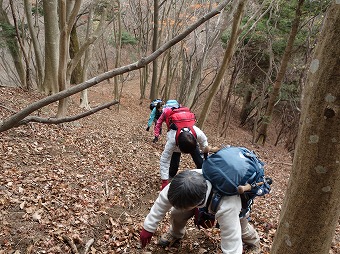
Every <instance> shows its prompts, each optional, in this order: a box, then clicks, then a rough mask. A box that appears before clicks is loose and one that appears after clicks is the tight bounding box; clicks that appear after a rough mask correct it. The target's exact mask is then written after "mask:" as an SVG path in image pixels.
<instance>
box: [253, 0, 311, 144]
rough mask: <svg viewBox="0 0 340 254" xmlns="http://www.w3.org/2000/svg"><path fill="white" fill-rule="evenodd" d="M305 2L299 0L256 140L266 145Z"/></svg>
mask: <svg viewBox="0 0 340 254" xmlns="http://www.w3.org/2000/svg"><path fill="white" fill-rule="evenodd" d="M303 3H304V0H299V2H298V5H297V7H296V11H295V18H294V21H293V24H292V28H291V31H290V34H289V38H288V41H287V46H286V48H285V52H284V53H283V57H282V61H281V66H280V70H279V73H278V74H277V77H276V81H275V83H274V85H273V91H272V93H271V94H270V97H269V102H268V106H267V109H266V113H265V115H264V121H263V122H262V124H261V127H260V130H259V133H258V137H257V140H256V142H257V143H258V144H262V145H264V144H265V142H266V138H267V129H268V126H269V123H270V122H271V118H272V116H273V111H274V104H275V102H276V100H277V99H278V96H279V93H280V89H281V85H282V80H283V78H284V75H285V73H286V70H287V65H288V62H289V60H290V57H291V54H292V49H293V44H294V40H295V37H296V35H297V32H298V29H299V25H300V19H301V8H302V5H303Z"/></svg>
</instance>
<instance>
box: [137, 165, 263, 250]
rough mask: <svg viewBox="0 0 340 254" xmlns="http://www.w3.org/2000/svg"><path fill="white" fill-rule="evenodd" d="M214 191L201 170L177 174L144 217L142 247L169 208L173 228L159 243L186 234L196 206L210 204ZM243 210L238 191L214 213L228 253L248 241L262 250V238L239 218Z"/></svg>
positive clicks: (255, 248)
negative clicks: (188, 222) (209, 198)
mask: <svg viewBox="0 0 340 254" xmlns="http://www.w3.org/2000/svg"><path fill="white" fill-rule="evenodd" d="M211 191H212V185H211V183H210V182H209V181H207V180H206V179H205V178H204V177H203V175H202V170H199V169H197V170H186V171H183V172H181V173H179V174H177V175H176V176H175V177H174V178H173V180H172V181H171V183H170V184H168V185H167V186H166V187H165V188H164V189H163V190H162V191H161V192H160V194H159V196H158V198H157V200H156V201H155V203H154V205H153V206H152V208H151V210H150V213H149V214H148V215H147V217H146V218H145V221H144V227H143V230H142V231H141V234H140V240H141V243H142V247H145V245H146V244H148V243H149V242H150V240H151V237H152V236H153V234H154V232H155V231H156V229H157V226H158V223H159V222H160V221H161V220H162V219H163V217H164V216H165V214H166V213H167V212H168V211H169V210H171V215H170V221H171V225H170V229H169V230H168V232H167V233H165V234H164V235H162V236H161V238H160V240H159V242H158V244H159V245H161V246H169V245H171V244H173V243H174V242H175V241H177V240H179V239H181V238H183V237H184V235H185V226H186V223H187V221H188V220H189V219H190V218H191V217H193V216H194V214H195V209H197V208H200V207H206V206H209V204H207V201H208V197H209V194H210V192H211ZM240 211H241V198H240V196H239V195H234V196H224V197H222V199H221V202H220V204H219V207H218V209H217V212H216V214H215V218H216V220H217V221H218V223H219V226H220V230H221V249H222V251H223V253H225V254H242V251H243V243H245V244H247V245H249V246H251V247H253V250H252V253H259V252H258V251H259V242H260V238H259V236H258V234H257V232H256V230H255V229H254V228H253V227H252V226H251V225H250V224H249V223H248V220H247V218H241V219H240V218H239V214H240ZM242 241H243V243H242Z"/></svg>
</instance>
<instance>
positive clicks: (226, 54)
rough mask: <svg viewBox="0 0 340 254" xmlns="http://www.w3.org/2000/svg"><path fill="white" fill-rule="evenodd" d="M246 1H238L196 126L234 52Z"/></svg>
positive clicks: (208, 107) (210, 103)
mask: <svg viewBox="0 0 340 254" xmlns="http://www.w3.org/2000/svg"><path fill="white" fill-rule="evenodd" d="M246 3H247V0H240V1H239V3H238V7H237V10H236V12H235V14H234V19H233V26H232V31H231V36H230V40H229V42H228V46H227V48H226V51H225V52H224V57H223V61H222V65H221V67H220V69H219V71H218V73H217V76H216V78H215V80H214V82H213V84H212V87H211V90H210V92H209V96H208V98H207V100H206V102H205V103H204V106H203V109H202V111H201V113H200V117H199V119H198V124H197V125H198V126H199V127H200V128H202V127H203V125H204V122H205V120H206V118H207V116H208V114H209V112H210V108H211V105H212V102H213V99H214V97H215V95H216V92H217V90H218V89H219V87H220V84H221V81H222V78H223V76H224V74H225V72H226V70H227V68H228V65H229V63H230V60H231V58H232V56H233V54H234V50H235V46H236V44H237V38H238V36H239V34H240V29H239V27H240V23H241V19H242V17H243V13H244V9H245V5H246Z"/></svg>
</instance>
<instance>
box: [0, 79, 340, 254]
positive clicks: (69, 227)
mask: <svg viewBox="0 0 340 254" xmlns="http://www.w3.org/2000/svg"><path fill="white" fill-rule="evenodd" d="M138 87H139V86H138V81H137V80H134V81H130V82H129V83H127V84H126V85H125V86H124V89H123V97H122V100H121V104H120V105H119V110H118V107H113V108H112V110H103V111H101V112H99V113H97V114H95V115H92V116H90V117H87V118H84V119H81V120H79V121H76V122H71V123H68V124H65V125H63V126H47V125H41V124H30V125H28V126H21V127H19V128H15V129H12V130H9V131H7V132H5V133H1V134H0V155H1V156H0V165H1V167H2V173H1V175H0V209H1V210H0V213H1V216H0V218H1V219H0V222H1V223H0V253H1V254H2V253H16V254H18V253H76V252H75V251H76V250H75V248H74V249H73V250H72V249H71V248H72V243H74V246H75V247H76V248H77V249H78V251H79V253H84V250H85V245H86V244H87V243H89V240H90V239H94V242H93V244H92V245H91V247H90V248H89V250H88V252H87V253H167V252H168V253H196V254H197V253H221V252H220V250H219V236H218V229H214V230H211V229H210V230H198V229H196V228H195V227H194V224H193V222H190V224H189V226H188V228H187V235H186V237H185V238H184V239H183V241H182V242H181V244H180V246H175V247H172V248H170V249H167V250H166V251H164V249H162V248H160V247H158V246H157V245H156V244H155V242H156V240H157V237H158V236H159V235H161V234H162V233H163V232H165V231H166V230H167V227H168V217H167V218H165V220H164V221H163V222H162V223H161V225H160V226H159V228H158V230H157V232H156V234H155V236H156V237H153V242H152V244H150V245H149V246H148V248H146V249H143V250H142V249H140V244H139V232H140V230H141V227H142V223H143V220H144V217H145V215H146V214H147V213H148V209H149V208H150V207H151V206H152V203H153V201H154V200H155V198H156V196H157V194H158V192H159V187H160V177H159V169H158V168H159V158H160V155H161V153H162V149H163V147H164V144H165V136H164V135H162V137H161V139H160V141H159V142H158V143H156V144H153V143H152V139H153V133H152V132H151V131H150V132H147V131H145V128H146V123H147V120H148V116H149V113H150V111H149V109H148V104H149V100H143V101H140V100H139V89H138ZM111 93H112V92H111V89H110V87H109V85H108V84H102V85H98V86H96V87H93V88H91V89H90V91H89V98H90V101H91V105H98V104H100V103H103V102H104V101H105V102H108V101H109V100H110V94H111ZM0 98H1V99H0V114H1V117H3V116H6V115H8V114H11V110H15V111H17V110H19V109H22V108H24V106H25V105H28V104H29V103H31V102H33V101H35V100H37V99H39V98H42V97H41V95H39V94H36V93H27V92H23V91H22V90H19V89H14V88H6V89H5V88H0ZM78 100H79V98H78V96H74V97H73V98H72V101H71V106H70V111H71V112H72V113H75V112H78V111H79V110H80V109H79V108H78V107H77V104H78ZM55 108H56V106H55V105H51V106H49V107H46V108H44V109H42V110H41V111H40V112H39V114H41V115H51V114H52V112H53V110H55ZM212 115H213V114H212ZM211 118H212V117H211ZM211 118H210V119H209V120H208V123H207V125H206V126H205V128H204V132H205V133H206V135H207V136H208V140H209V143H210V144H211V145H213V146H221V145H227V144H230V145H238V146H246V147H248V148H250V149H252V150H255V151H256V153H257V154H258V155H259V156H260V158H261V159H262V160H263V161H264V162H265V163H266V172H267V175H268V176H270V177H272V179H273V185H272V188H273V190H272V193H271V194H269V195H267V196H266V197H265V198H257V199H256V201H255V204H254V205H253V212H252V215H251V219H252V223H253V224H254V225H255V227H256V229H257V230H258V232H259V234H260V236H261V248H262V253H269V250H270V245H271V243H272V240H273V236H274V233H275V230H276V227H277V223H278V218H279V213H280V210H281V204H282V200H283V196H284V193H285V189H286V186H287V182H288V178H289V172H290V169H291V165H292V158H291V157H290V155H289V154H288V153H287V152H286V151H285V150H283V148H282V147H275V146H273V145H271V144H270V139H269V142H268V144H267V145H266V146H265V147H257V146H254V145H252V144H251V134H250V133H249V132H247V131H246V130H244V129H241V128H239V127H238V124H237V122H236V121H235V122H232V123H231V126H230V128H229V130H228V135H227V136H226V138H220V137H218V135H217V134H216V133H215V128H214V127H215V125H216V124H215V119H211ZM182 158H183V160H182V161H181V164H180V169H181V170H183V169H187V168H193V167H194V164H193V162H192V160H191V158H190V157H189V156H182ZM339 240H340V232H339V227H338V230H337V235H336V237H335V239H334V241H333V247H332V251H331V252H330V253H340V244H339V242H340V241H339Z"/></svg>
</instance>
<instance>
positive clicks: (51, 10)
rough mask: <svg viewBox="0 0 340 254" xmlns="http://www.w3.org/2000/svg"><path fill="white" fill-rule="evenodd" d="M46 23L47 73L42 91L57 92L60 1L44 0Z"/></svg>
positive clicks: (47, 92) (46, 92)
mask: <svg viewBox="0 0 340 254" xmlns="http://www.w3.org/2000/svg"><path fill="white" fill-rule="evenodd" d="M43 8H44V13H48V15H44V25H45V74H44V82H43V86H42V89H41V90H40V91H41V92H44V93H45V94H55V93H57V92H58V91H59V87H58V62H59V27H58V11H57V9H58V1H57V0H43Z"/></svg>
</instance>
